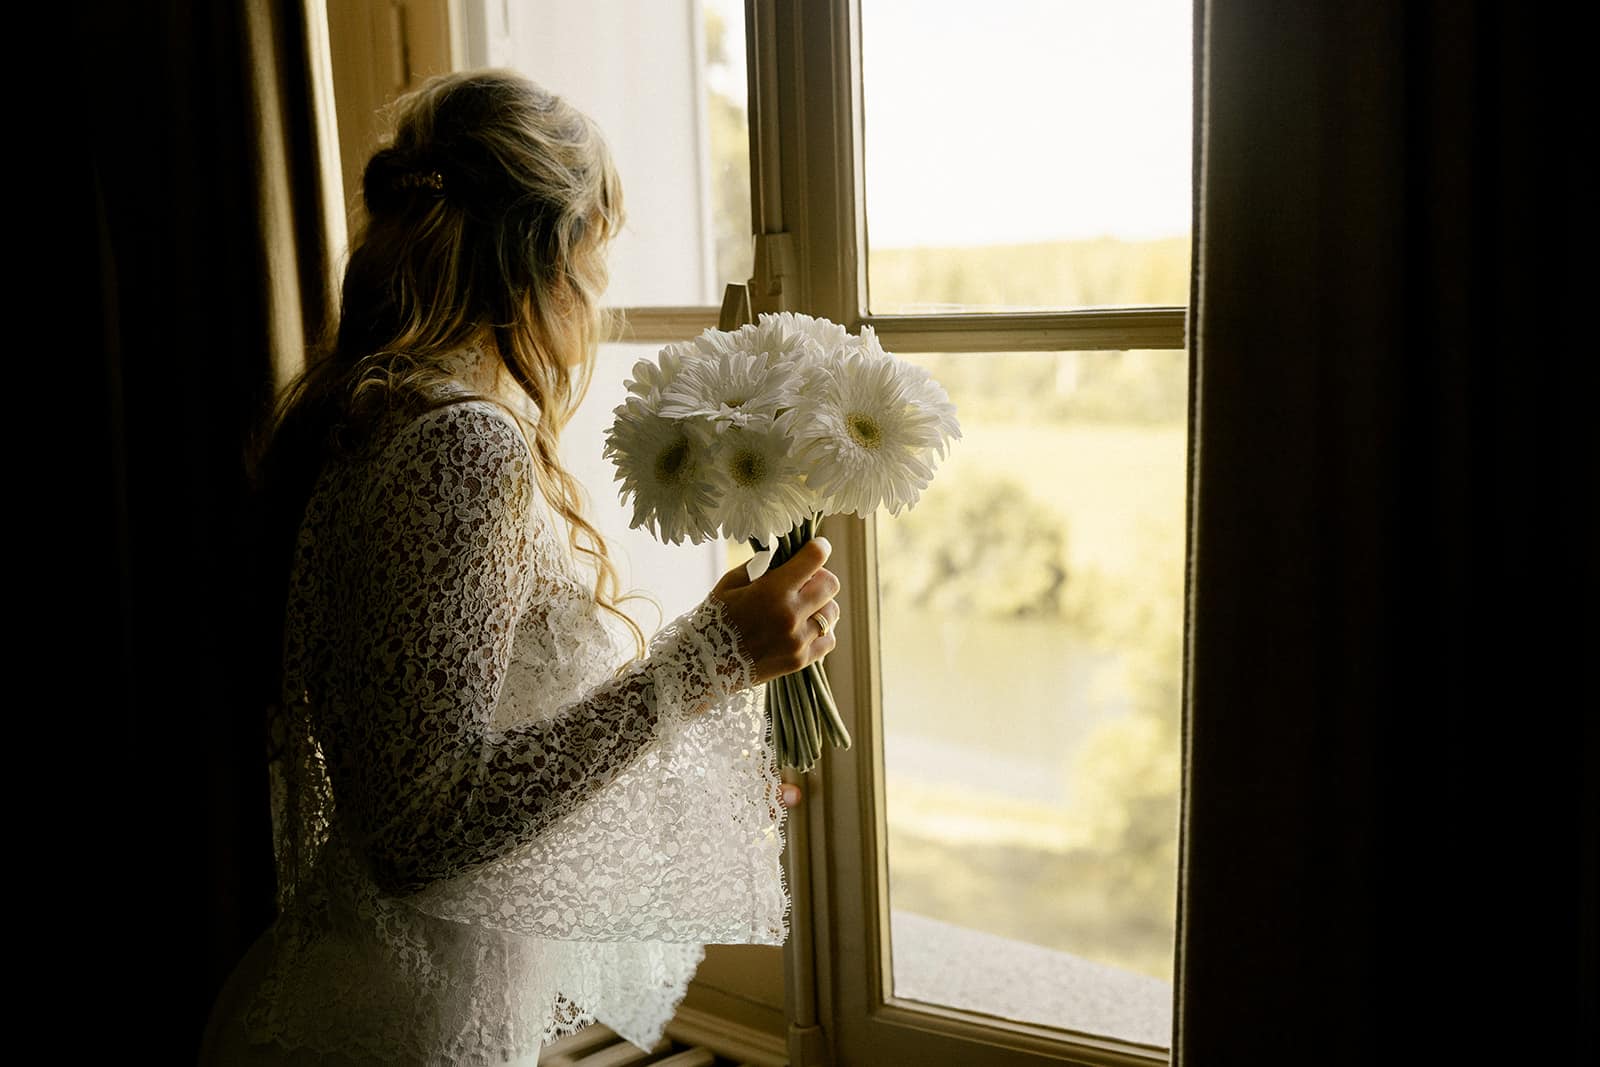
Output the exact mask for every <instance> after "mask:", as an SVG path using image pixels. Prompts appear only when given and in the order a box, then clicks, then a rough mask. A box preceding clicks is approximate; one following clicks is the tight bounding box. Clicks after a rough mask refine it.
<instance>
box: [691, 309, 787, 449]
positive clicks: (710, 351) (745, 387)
mask: <svg viewBox="0 0 1600 1067" xmlns="http://www.w3.org/2000/svg"><path fill="white" fill-rule="evenodd" d="M695 348H696V353H695V356H694V357H693V358H689V359H685V360H684V361H683V364H682V366H681V367H680V368H679V370H678V373H677V374H676V376H675V377H674V378H673V380H672V382H671V383H670V384H669V385H668V386H667V387H666V388H665V389H664V390H663V392H662V399H661V413H662V414H663V415H666V416H668V417H670V418H676V419H688V418H700V419H709V420H710V421H711V422H712V423H713V424H714V425H715V426H717V427H719V428H720V427H725V426H749V425H751V424H752V423H756V422H760V421H762V420H764V419H771V418H772V417H773V416H774V415H776V414H777V413H778V409H779V408H780V407H783V406H785V405H786V404H787V403H788V402H789V399H790V396H791V394H792V391H793V390H792V388H791V385H790V379H791V378H792V377H793V375H794V371H795V366H796V363H795V361H796V359H797V358H798V357H799V356H801V355H802V354H803V353H805V352H807V351H809V349H808V342H807V341H806V339H805V338H804V337H801V336H798V335H796V336H794V337H788V336H786V335H785V334H784V332H783V328H782V326H781V325H780V324H778V323H776V322H773V323H770V324H766V325H762V326H742V327H740V328H739V329H738V330H737V331H735V332H733V333H728V332H724V331H721V330H708V331H706V332H705V333H703V334H701V335H700V337H699V338H698V339H697V340H696V341H695Z"/></svg>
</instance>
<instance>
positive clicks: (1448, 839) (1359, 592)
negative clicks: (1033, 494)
mask: <svg viewBox="0 0 1600 1067" xmlns="http://www.w3.org/2000/svg"><path fill="white" fill-rule="evenodd" d="M1198 12H1199V13H1198V19H1197V21H1198V22H1199V24H1200V25H1201V26H1202V32H1201V34H1200V37H1199V39H1200V41H1201V42H1202V44H1201V50H1200V53H1199V54H1198V56H1197V63H1198V64H1199V67H1200V79H1199V83H1198V88H1199V94H1200V96H1199V113H1200V116H1201V121H1200V122H1199V123H1198V124H1197V140H1196V150H1197V158H1198V160H1199V176H1200V184H1199V189H1200V192H1199V195H1198V198H1197V204H1198V235H1197V241H1196V280H1195V299H1194V302H1193V304H1192V313H1191V326H1192V331H1191V346H1192V352H1193V355H1194V359H1195V366H1196V379H1195V386H1196V394H1195V403H1196V407H1195V412H1194V420H1195V442H1196V445H1195V452H1194V462H1193V474H1194V483H1193V499H1192V512H1191V522H1192V527H1191V535H1192V560H1191V589H1190V596H1191V601H1190V620H1191V628H1190V645H1189V657H1188V675H1187V689H1188V692H1187V697H1188V714H1187V726H1186V771H1185V774H1186V782H1185V803H1184V807H1185V825H1184V830H1183V848H1182V853H1183V860H1182V870H1181V875H1180V879H1181V892H1180V897H1181V901H1182V903H1181V912H1180V920H1179V926H1180V935H1179V936H1180V948H1179V958H1178V959H1179V962H1178V992H1177V1014H1176V1019H1177V1022H1176V1034H1175V1050H1176V1058H1177V1061H1178V1062H1179V1063H1182V1064H1189V1065H1202V1067H1203V1065H1208V1064H1229V1065H1243V1064H1258V1063H1259V1064H1269V1063H1270V1064H1278V1063H1295V1064H1377V1063H1401V1062H1405V1063H1411V1062H1430V1063H1433V1062H1453V1061H1455V1060H1456V1058H1457V1057H1460V1058H1462V1059H1463V1060H1466V1059H1467V1058H1468V1057H1469V1056H1470V1058H1471V1059H1472V1060H1473V1061H1479V1060H1482V1059H1484V1058H1485V1057H1486V1056H1489V1055H1504V1056H1507V1057H1509V1058H1508V1059H1507V1061H1506V1062H1557V1060H1556V1059H1550V1060H1545V1059H1542V1058H1541V1056H1543V1055H1545V1054H1550V1055H1554V1056H1557V1057H1559V1062H1568V1061H1569V1057H1570V1056H1571V1055H1573V1054H1575V1053H1578V1054H1579V1059H1573V1060H1571V1062H1579V1061H1580V1060H1582V1059H1583V1057H1582V1056H1581V1053H1580V1052H1579V1050H1580V1048H1581V1049H1582V1050H1584V1051H1587V1052H1589V1053H1590V1055H1591V1056H1592V1055H1593V1050H1594V1044H1593V1040H1594V1039H1593V1031H1592V1025H1591V1023H1590V1022H1588V1021H1589V1020H1592V1018H1593V1008H1594V1004H1595V1002H1596V1001H1595V999H1594V922H1593V915H1594V909H1595V904H1594V901H1595V900H1596V899H1597V897H1596V896H1595V889H1594V885H1595V883H1594V855H1595V848H1596V841H1600V832H1597V830H1596V822H1595V793H1594V784H1593V783H1594V775H1595V740H1594V737H1595V731H1594V720H1595V712H1594V710H1593V709H1594V707H1595V699H1594V696H1593V692H1592V690H1593V679H1592V676H1591V672H1590V671H1589V670H1588V669H1587V668H1588V665H1589V664H1590V663H1591V662H1592V653H1590V652H1589V649H1591V648H1592V647H1593V646H1592V640H1591V634H1592V626H1593V623H1592V621H1591V619H1592V617H1593V605H1594V596H1593V594H1594V593H1595V592H1596V585H1595V569H1594V558H1595V554H1596V553H1595V546H1596V544H1600V537H1597V536H1596V531H1595V527H1594V522H1593V514H1592V513H1593V503H1592V500H1593V496H1594V491H1595V488H1596V486H1597V484H1600V482H1597V479H1596V473H1597V472H1596V455H1597V453H1596V450H1595V448H1594V433H1593V425H1594V422H1595V419H1594V415H1593V412H1592V407H1593V403H1594V397H1595V394H1594V392H1593V389H1592V383H1593V378H1594V376H1593V372H1592V369H1591V366H1592V359H1591V358H1590V356H1589V354H1588V353H1589V350H1590V349H1591V348H1592V344H1584V343H1581V342H1580V339H1578V338H1577V337H1576V335H1575V330H1574V329H1573V323H1574V318H1573V309H1574V308H1575V307H1577V306H1579V301H1580V299H1581V298H1580V296H1579V294H1578V292H1577V285H1576V283H1575V274H1574V272H1573V270H1572V266H1571V265H1572V263H1573V262H1575V257H1573V255H1572V253H1573V251H1574V250H1575V247H1576V241H1575V239H1574V238H1573V233H1574V230H1575V228H1576V225H1577V223H1578V221H1579V220H1580V219H1581V218H1582V217H1584V216H1587V215H1591V214H1592V206H1591V205H1590V204H1589V197H1588V196H1587V195H1579V192H1578V189H1577V184H1576V181H1575V179H1574V177H1573V170H1572V166H1571V163H1570V162H1569V160H1570V159H1571V158H1572V156H1571V151H1572V150H1571V148H1570V145H1569V142H1570V135H1569V134H1567V133H1565V132H1564V131H1563V130H1562V128H1561V127H1562V123H1563V114H1564V109H1566V108H1570V107H1571V106H1572V104H1573V102H1574V101H1575V100H1576V99H1577V97H1576V96H1575V93H1574V91H1575V89H1576V84H1575V82H1576V78H1575V74H1574V72H1575V71H1576V70H1578V69H1579V68H1578V66H1577V57H1576V49H1575V47H1574V46H1573V45H1572V44H1571V41H1572V35H1571V34H1570V30H1567V29H1563V28H1562V27H1560V26H1559V25H1556V24H1554V23H1553V22H1541V21H1539V20H1538V19H1537V18H1536V17H1535V16H1534V15H1533V14H1532V13H1530V12H1523V11H1520V10H1512V9H1511V8H1510V6H1509V5H1493V4H1487V3H1460V4H1456V3H1442V2H1440V3H1417V4H1406V5H1393V4H1387V5H1386V4H1368V3H1347V2H1334V0H1313V2H1309V3H1296V4H1264V3H1248V2H1242V0H1203V3H1202V4H1201V5H1200V7H1199V9H1198ZM1578 604H1581V605H1583V608H1582V614H1581V615H1574V614H1573V612H1572V611H1570V610H1567V609H1568V608H1571V607H1573V606H1576V605H1578Z"/></svg>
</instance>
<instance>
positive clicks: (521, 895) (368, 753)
mask: <svg viewBox="0 0 1600 1067" xmlns="http://www.w3.org/2000/svg"><path fill="white" fill-rule="evenodd" d="M535 414H536V413H535ZM531 462H532V458H531V455H530V453H529V452H528V450H527V448H526V446H525V444H523V441H522V438H521V434H520V431H519V429H518V427H517V426H516V423H515V421H514V420H513V419H512V417H511V416H510V415H509V414H507V413H506V412H505V411H503V410H501V409H500V408H498V407H497V406H496V405H493V404H490V403H486V402H482V401H471V402H462V403H453V404H449V405H446V406H443V407H439V408H435V409H433V410H431V411H428V412H426V413H424V414H421V415H417V416H412V417H402V418H397V419H394V420H392V424H391V425H390V426H388V427H386V428H384V429H382V430H381V431H380V432H379V434H378V435H377V436H376V437H375V438H374V440H373V442H372V443H371V445H370V447H368V448H364V449H361V450H358V451H357V452H356V453H354V454H353V455H352V456H350V457H346V458H343V459H340V460H337V461H334V462H331V463H330V464H329V466H328V468H327V469H326V470H325V471H324V472H323V474H322V476H321V477H319V479H318V481H317V486H316V489H315V491H314V492H313V495H312V499H311V501H310V504H309V505H308V507H307V509H306V516H305V521H304V524H303V526H302V529H301V533H300V538H299V543H298V546H297V551H296V556H295V564H294V569H293V573H292V576H291V582H290V595H289V602H288V610H287V613H286V628H285V632H286V640H285V661H284V662H285V691H286V696H293V695H296V694H298V696H299V697H300V699H299V700H298V701H293V702H288V701H286V703H285V709H284V714H283V715H282V716H281V718H280V720H279V722H278V723H277V733H276V739H277V741H278V742H279V743H280V744H281V745H282V746H283V748H282V751H281V758H280V759H279V760H278V761H276V762H275V764H274V776H273V781H274V791H275V806H274V822H275V833H276V835H277V839H278V841H277V843H278V851H279V866H280V876H281V880H282V882H283V885H282V887H281V890H282V891H281V900H280V904H281V907H282V911H283V914H282V916H281V917H280V919H279V920H278V922H277V923H276V924H275V926H274V929H273V930H272V931H270V932H269V935H268V936H267V937H266V938H264V939H263V942H262V943H261V944H260V945H258V946H257V949H256V950H253V951H252V954H251V958H249V959H247V960H246V963H245V964H244V965H242V966H241V969H240V973H239V974H237V975H236V976H235V980H234V982H233V983H232V986H233V988H231V989H230V996H231V997H232V998H233V999H234V1000H235V1001H236V1005H235V1007H236V1006H237V1003H238V1002H243V1003H244V1005H245V1009H246V1011H245V1014H246V1017H247V1029H248V1030H249V1032H250V1033H251V1035H252V1036H254V1037H256V1038H258V1039H265V1038H269V1037H270V1038H273V1039H276V1040H279V1041H281V1042H283V1043H284V1044H286V1045H288V1046H290V1047H305V1048H313V1049H317V1050H319V1051H320V1052H323V1053H326V1054H344V1055H349V1056H352V1057H355V1058H356V1060H357V1061H359V1060H360V1057H362V1056H365V1057H367V1058H368V1059H370V1060H372V1061H374V1062H378V1061H382V1062H390V1063H435V1062H441V1063H442V1062H453V1063H472V1062H497V1061H498V1058H499V1057H500V1056H501V1055H512V1056H529V1055H533V1054H536V1050H537V1047H538V1045H539V1043H540V1041H541V1040H542V1039H544V1038H546V1037H548V1036H553V1035H554V1034H556V1033H558V1032H561V1031H563V1030H564V1029H569V1028H573V1027H575V1026H577V1025H581V1024H583V1023H585V1022H587V1021H588V1020H589V1019H591V1018H593V1017H594V1016H595V1015H596V1014H600V1013H603V1014H602V1016H601V1017H603V1018H605V1019H606V1021H607V1022H609V1023H611V1024H612V1025H613V1026H614V1027H616V1028H617V1029H619V1031H620V1032H623V1033H624V1035H625V1036H634V1037H636V1038H638V1039H639V1040H640V1041H641V1042H643V1043H648V1041H650V1040H652V1039H653V1037H654V1035H656V1034H658V1033H659V1030H660V1027H661V1026H663V1025H664V1024H665V1022H666V1020H667V1018H669V1017H670V1014H671V1012H672V1010H673V1009H674V1008H675V1005H676V1002H677V998H679V997H681V996H682V992H683V990H682V988H681V986H678V987H676V988H675V985H676V984H675V983H669V984H668V985H666V986H665V987H663V986H661V985H660V983H656V982H653V981H652V980H651V979H652V976H660V975H663V974H665V975H669V976H670V975H674V974H676V975H679V976H680V977H681V982H682V983H685V984H686V983H687V980H688V978H689V977H690V976H691V975H692V973H693V970H694V967H695V965H696V964H697V963H698V961H699V959H700V955H701V948H700V945H701V944H703V943H705V942H708V941H751V940H756V941H764V942H766V943H773V944H777V943H781V941H782V939H783V932H784V931H783V913H784V907H785V903H786V902H785V900H784V898H783V893H782V889H781V885H780V883H779V879H778V875H777V863H778V850H779V848H780V847H781V838H780V836H779V831H778V811H779V806H778V805H777V803H776V795H777V794H776V789H777V783H776V778H775V775H774V774H773V771H772V768H771V766H770V760H763V759H762V758H761V756H762V755H763V754H764V752H765V750H764V748H763V747H762V732H763V729H764V724H763V721H762V717H761V714H760V712H759V709H758V708H756V706H755V704H754V701H753V700H752V699H751V698H750V696H749V693H748V691H747V690H746V689H745V686H746V685H747V681H748V665H747V664H744V663H742V662H741V659H740V656H739V654H738V650H737V646H736V643H735V638H734V635H733V634H732V632H731V630H730V629H728V628H727V627H726V626H724V625H723V624H722V623H721V622H720V620H719V617H718V615H719V613H718V611H717V609H716V606H715V604H714V602H711V601H708V602H707V603H706V604H702V605H701V607H700V608H698V609H697V610H696V611H695V612H693V613H690V615H688V616H685V617H684V618H683V619H680V620H678V621H677V622H676V623H674V625H673V626H670V627H668V628H667V629H666V630H665V631H664V632H663V634H662V635H661V636H660V637H658V638H657V639H656V641H655V642H654V644H653V648H652V654H651V655H650V656H649V657H648V658H647V659H646V660H643V661H639V662H638V663H636V664H634V665H633V666H632V667H631V668H630V670H629V671H626V672H623V673H622V674H620V675H619V674H617V673H616V668H617V666H618V665H619V664H620V663H621V662H623V660H624V659H625V657H624V656H623V655H622V654H621V652H620V643H619V641H618V640H617V635H616V634H615V633H614V632H613V631H612V630H610V629H608V627H607V626H606V625H605V623H604V621H603V619H604V615H603V613H602V612H600V611H599V610H598V608H597V606H596V605H595V603H594V600H593V596H592V594H591V593H590V592H589V590H588V588H587V586H586V585H585V584H584V583H583V581H582V580H581V578H582V574H581V571H580V570H579V569H578V568H577V566H576V564H575V563H574V562H573V559H572V557H571V555H570V552H569V551H568V550H567V547H566V541H565V538H564V537H562V536H561V535H560V533H559V532H558V531H559V524H558V523H557V522H555V521H554V517H553V514H552V512H551V511H550V510H549V508H548V507H546V506H545V505H544V504H543V502H542V501H541V500H540V498H539V494H538V491H537V487H536V486H535V484H534V480H533V478H532V473H531V470H530V464H531ZM707 703H709V704H710V705H711V706H712V707H711V713H710V714H695V712H696V711H698V710H699V708H700V706H701V705H703V704H707ZM687 856H692V857H694V859H693V861H692V862H683V861H682V859H681V857H687ZM229 1010H234V1008H230V1009H229ZM220 1011H222V1009H221V1008H219V1012H220ZM228 1033H234V1031H233V1030H229V1031H228Z"/></svg>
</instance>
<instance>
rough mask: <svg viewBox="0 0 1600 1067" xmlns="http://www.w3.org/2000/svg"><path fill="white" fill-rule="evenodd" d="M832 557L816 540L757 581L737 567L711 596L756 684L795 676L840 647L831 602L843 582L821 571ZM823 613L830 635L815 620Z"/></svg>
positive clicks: (828, 548) (823, 541) (825, 542)
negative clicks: (735, 633)
mask: <svg viewBox="0 0 1600 1067" xmlns="http://www.w3.org/2000/svg"><path fill="white" fill-rule="evenodd" d="M832 552H833V546H832V545H831V544H829V543H828V539H827V538H826V537H816V538H813V539H811V540H810V541H807V542H806V543H805V544H804V545H802V546H800V551H798V552H796V553H795V554H794V556H793V557H792V558H790V559H789V560H787V561H785V562H784V564H783V565H782V566H780V567H774V568H772V569H771V570H769V571H767V573H765V574H763V575H762V576H761V577H759V578H757V579H756V580H755V581H753V582H752V581H751V580H750V577H749V575H748V574H747V573H746V571H745V568H744V567H742V566H740V567H735V568H734V569H733V570H731V571H729V572H728V573H727V574H724V575H723V576H722V580H721V581H719V582H718V583H717V585H716V588H714V589H712V590H711V595H712V596H714V597H716V598H717V599H718V600H719V601H721V602H722V611H723V614H724V615H725V616H726V617H727V619H728V621H729V622H730V623H732V624H733V628H734V629H735V630H737V631H738V632H739V638H740V642H741V643H742V644H743V646H744V654H745V655H746V656H747V657H748V658H749V660H750V662H751V663H752V664H753V665H754V669H753V671H752V674H751V680H752V681H753V682H754V683H756V684H760V683H761V682H766V681H770V680H771V679H773V678H777V677H780V676H782V675H785V674H792V673H793V672H795V671H797V670H799V669H800V668H802V667H804V666H806V665H807V664H809V663H813V662H815V661H817V660H819V659H821V658H822V657H823V656H825V655H827V654H828V653H829V652H831V651H832V650H833V646H834V645H835V644H837V643H838V639H837V638H836V637H834V635H833V627H834V624H835V623H837V622H838V621H839V605H838V604H836V603H834V600H833V598H834V597H835V596H837V595H838V593H839V579H838V578H836V577H834V575H833V572H832V571H829V570H827V569H825V568H824V567H823V566H822V565H823V564H824V563H826V562H827V561H828V556H829V554H830V553H832ZM819 612H820V613H821V614H822V616H823V617H824V618H826V619H827V620H828V626H827V628H826V630H824V628H823V627H822V626H821V625H819V624H818V622H817V620H816V617H815V616H816V615H817V614H818V613H819Z"/></svg>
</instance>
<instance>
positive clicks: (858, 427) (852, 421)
mask: <svg viewBox="0 0 1600 1067" xmlns="http://www.w3.org/2000/svg"><path fill="white" fill-rule="evenodd" d="M844 425H845V429H847V430H849V431H850V440H852V441H854V442H855V443H856V444H858V445H860V446H861V447H862V448H877V447H878V446H879V445H881V444H883V428H882V427H881V426H879V425H878V420H877V419H875V418H873V417H872V416H871V415H867V414H864V413H862V412H859V411H852V412H851V413H850V414H848V415H846V416H845V419H844Z"/></svg>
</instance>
